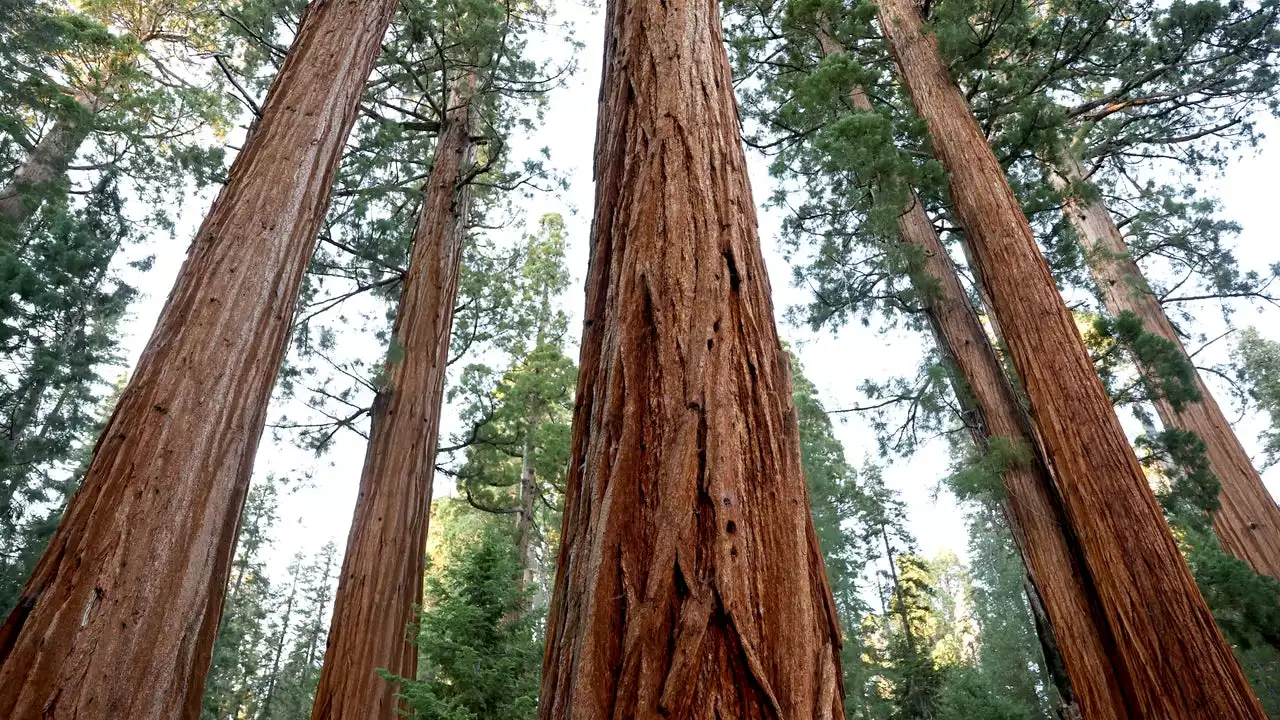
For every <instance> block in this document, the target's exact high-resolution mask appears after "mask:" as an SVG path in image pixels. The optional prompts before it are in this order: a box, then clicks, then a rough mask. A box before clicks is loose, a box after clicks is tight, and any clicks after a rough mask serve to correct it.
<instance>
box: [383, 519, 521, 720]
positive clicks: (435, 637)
mask: <svg viewBox="0 0 1280 720" xmlns="http://www.w3.org/2000/svg"><path fill="white" fill-rule="evenodd" d="M436 505H437V506H436V508H435V509H434V510H435V514H436V516H437V517H436V522H435V523H434V526H435V529H436V531H437V532H439V533H441V534H442V535H443V536H444V537H443V539H441V540H439V541H436V543H435V546H436V550H435V552H434V553H433V556H432V562H431V569H430V571H429V572H428V574H427V585H426V599H425V601H424V605H423V610H422V613H421V615H420V616H419V621H418V626H417V635H416V642H417V647H418V652H419V655H420V670H419V675H418V677H417V678H416V679H409V680H405V681H404V682H403V685H402V690H401V693H402V695H403V698H404V702H405V705H406V706H407V708H408V710H409V717H412V718H419V719H421V720H479V719H480V718H494V720H531V719H532V718H534V717H536V715H537V712H536V709H537V698H538V680H539V671H540V669H541V660H542V641H541V637H540V633H539V632H538V631H537V630H538V626H537V623H536V616H535V615H534V614H531V613H529V612H527V609H526V606H527V604H528V593H527V591H525V590H522V589H521V580H520V576H521V571H522V570H523V568H522V567H521V561H520V556H519V553H518V551H517V548H516V545H515V543H514V542H513V537H514V531H513V528H511V527H509V526H506V525H505V524H504V523H502V522H501V520H500V518H498V517H496V516H485V515H483V514H477V513H476V512H475V511H474V510H472V509H471V508H469V507H467V506H466V505H462V504H461V503H459V502H458V501H456V500H441V501H438V502H437V504H436ZM442 526H443V527H442Z"/></svg>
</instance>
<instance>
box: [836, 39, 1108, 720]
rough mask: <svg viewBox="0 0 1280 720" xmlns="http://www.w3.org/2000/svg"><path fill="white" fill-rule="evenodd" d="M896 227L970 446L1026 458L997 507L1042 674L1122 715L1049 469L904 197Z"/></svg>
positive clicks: (1097, 713) (950, 267) (1095, 713)
mask: <svg viewBox="0 0 1280 720" xmlns="http://www.w3.org/2000/svg"><path fill="white" fill-rule="evenodd" d="M819 40H820V42H821V44H822V49H823V53H824V54H834V53H838V52H843V48H841V47H840V46H839V45H838V44H837V43H836V41H835V40H834V38H832V37H831V36H830V34H829V33H827V32H825V31H822V30H820V32H819ZM849 100H850V104H851V105H852V106H853V108H854V109H855V110H858V111H861V112H871V111H872V110H874V108H873V106H872V104H871V101H870V99H868V98H867V96H866V93H864V92H862V90H861V89H860V88H854V90H853V91H852V92H851V93H850V97H849ZM898 229H899V232H900V234H901V236H902V241H903V242H904V243H906V244H908V245H910V246H912V247H914V248H916V249H917V250H918V251H919V252H920V254H921V256H922V258H923V264H922V267H921V268H920V270H921V271H923V275H924V276H923V277H917V278H913V283H914V284H915V285H916V286H917V288H920V289H922V290H924V292H922V296H923V299H924V304H925V312H926V313H927V314H928V316H929V321H930V324H931V325H932V327H933V331H934V336H935V338H936V341H937V343H938V346H939V348H940V349H941V350H942V351H943V353H944V354H945V355H946V356H947V358H948V359H949V360H950V361H951V362H952V363H954V365H955V369H956V370H957V371H958V372H959V376H960V377H958V378H956V380H957V381H959V382H958V386H956V387H955V388H954V389H955V394H956V396H957V398H958V399H959V401H960V402H961V404H962V406H965V407H966V410H968V409H970V408H971V409H972V410H973V411H974V414H975V415H976V418H974V419H973V421H971V422H970V431H971V433H972V435H973V440H974V443H975V444H976V445H977V446H978V447H979V448H981V449H983V450H987V449H988V448H990V445H991V441H992V439H1002V440H1004V441H1005V442H1006V443H1008V444H1009V445H1011V446H1013V447H1018V448H1022V449H1024V450H1025V452H1027V453H1028V455H1029V457H1028V460H1027V462H1024V463H1018V464H1014V465H1012V466H1010V467H1008V468H1007V469H1006V470H1005V472H1004V478H1003V479H1004V485H1005V490H1006V493H1005V501H1004V502H1003V503H1002V504H1001V509H1002V511H1003V514H1004V516H1005V519H1006V522H1007V523H1008V525H1009V528H1010V530H1011V531H1012V533H1013V537H1014V541H1015V544H1016V545H1017V547H1018V551H1019V554H1020V555H1021V556H1022V559H1023V562H1024V563H1025V564H1026V566H1027V572H1028V574H1029V587H1028V588H1027V591H1028V594H1034V595H1035V596H1036V597H1035V598H1034V600H1033V602H1032V608H1033V610H1038V611H1039V612H1040V613H1041V614H1042V616H1040V615H1038V616H1037V617H1036V631H1037V634H1038V635H1039V636H1040V639H1041V645H1042V647H1043V649H1044V651H1045V653H1046V654H1050V653H1052V654H1054V655H1055V657H1046V662H1048V663H1050V664H1051V665H1054V666H1055V667H1061V666H1064V665H1065V666H1066V667H1067V668H1068V669H1069V670H1070V673H1069V675H1070V678H1071V681H1070V682H1067V677H1068V674H1064V673H1056V674H1054V675H1053V676H1052V679H1053V680H1054V682H1055V685H1056V686H1057V688H1058V692H1059V695H1061V697H1062V698H1063V703H1064V705H1068V706H1073V705H1075V704H1076V703H1079V704H1080V705H1082V706H1083V708H1084V710H1085V712H1086V713H1087V714H1088V716H1089V717H1090V718H1091V720H1093V719H1097V720H1102V719H1104V718H1115V719H1117V720H1119V719H1120V718H1123V717H1125V708H1124V699H1123V697H1122V696H1121V694H1120V689H1119V687H1118V685H1117V684H1116V680H1115V669H1114V668H1113V667H1112V666H1111V663H1110V660H1109V658H1108V656H1107V642H1108V629H1107V623H1106V618H1105V617H1103V616H1102V613H1101V608H1100V607H1099V605H1098V601H1097V598H1096V597H1095V595H1094V593H1093V590H1092V588H1091V587H1090V579H1089V577H1088V574H1087V573H1086V572H1085V569H1084V564H1083V558H1082V556H1081V554H1080V549H1079V547H1078V543H1077V542H1076V540H1075V538H1074V537H1073V536H1072V535H1071V534H1070V533H1069V532H1068V531H1067V528H1066V526H1067V523H1066V521H1065V516H1064V514H1063V510H1062V503H1061V499H1060V498H1059V497H1058V493H1057V488H1055V487H1054V484H1053V477H1052V474H1051V473H1050V472H1049V469H1048V466H1047V464H1046V463H1045V461H1044V458H1043V456H1041V454H1040V452H1039V448H1038V446H1037V444H1036V442H1035V441H1034V440H1033V438H1032V435H1031V422H1030V418H1028V417H1027V415H1026V412H1025V411H1024V410H1023V408H1022V406H1021V405H1020V403H1019V402H1018V398H1017V395H1016V393H1015V391H1014V388H1013V385H1012V384H1011V382H1010V380H1009V378H1008V376H1007V375H1006V373H1005V371H1004V368H1003V367H1002V366H1001V364H1000V360H999V358H998V357H997V356H996V352H995V349H994V348H993V347H992V345H991V341H990V338H989V337H988V335H987V332H986V330H984V329H983V327H982V323H981V321H980V320H979V319H978V315H977V313H976V312H975V311H974V308H973V304H972V303H971V302H970V301H969V298H968V296H967V295H966V293H965V291H964V287H963V286H962V285H961V284H960V277H959V274H958V273H957V272H956V268H955V265H954V264H953V263H952V261H951V257H950V255H948V253H947V250H946V248H945V247H944V246H943V244H942V240H941V238H939V237H938V233H937V231H936V230H934V227H933V223H932V222H931V221H930V220H929V216H928V214H927V213H926V212H925V209H924V205H923V204H922V203H921V202H920V200H919V198H917V197H916V196H915V194H914V193H912V194H911V197H910V201H909V205H908V206H907V207H906V208H905V209H904V210H903V212H902V214H901V215H900V216H899V218H898ZM1077 686H1078V687H1077ZM1067 712H1068V713H1070V712H1073V711H1072V710H1067ZM1074 712H1076V713H1077V714H1078V713H1079V710H1075V711H1074Z"/></svg>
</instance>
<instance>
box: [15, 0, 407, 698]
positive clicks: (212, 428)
mask: <svg viewBox="0 0 1280 720" xmlns="http://www.w3.org/2000/svg"><path fill="white" fill-rule="evenodd" d="M393 7H394V2H393V1H392V0H377V1H370V2H352V1H345V2H344V1H335V0H329V1H322V2H317V3H315V4H313V5H312V6H311V7H310V8H309V9H308V12H307V14H306V16H305V19H304V22H303V23H302V25H301V27H300V29H299V32H298V38H297V40H296V42H295V43H294V47H293V50H292V51H291V52H290V53H289V56H288V58H287V60H286V61H285V64H284V67H282V68H281V70H280V74H279V76H278V77H277V78H276V81H275V84H274V85H273V86H272V89H271V92H270V94H269V95H268V97H267V100H266V103H265V105H264V108H263V117H262V121H261V126H260V128H259V130H258V132H257V133H256V134H255V135H254V136H253V138H251V139H250V140H249V142H247V143H246V144H245V148H244V150H243V151H242V152H241V153H240V155H239V156H238V157H237V158H236V161H235V163H234V164H233V165H232V167H231V173H230V177H229V179H228V181H227V185H226V187H225V188H224V189H223V191H222V193H221V194H220V196H219V197H218V199H217V200H216V201H215V202H214V204H213V208H212V209H211V210H210V212H209V215H208V217H207V218H206V219H205V221H204V224H203V225H202V226H201V227H200V230H199V232H198V233H197V234H196V237H195V240H194V242H193V243H192V246H191V250H190V255H189V257H188V258H187V262H186V264H185V265H184V266H183V269H182V271H181V273H180V274H179V276H178V280H177V284H176V285H175V287H174V289H173V292H172V293H171V294H170V295H169V299H168V301H167V302H166V304H165V307H164V310H163V312H162V313H161V315H160V320H159V322H158V323H157V325H156V329H155V331H154V332H153V334H152V336H151V340H150V342H149V343H148V345H147V348H146V351H145V352H144V353H143V355H142V358H141V359H140V360H139V362H138V366H137V368H136V370H135V371H134V375H133V378H132V380H130V382H129V385H128V387H126V388H125V391H124V393H123V395H122V396H121V398H120V401H119V403H118V405H117V406H116V409H115V412H114V413H113V415H112V416H111V419H110V421H109V422H108V424H107V427H106V429H105V430H104V431H103V434H102V436H101V438H99V440H98V444H97V446H96V447H95V449H94V456H93V460H92V461H91V463H90V465H89V469H88V471H87V473H86V475H85V478H84V483H83V485H82V487H81V489H80V491H79V492H78V493H77V494H76V495H75V497H74V498H73V499H72V500H71V503H70V505H69V507H68V508H67V512H66V515H65V516H64V517H63V519H62V522H61V523H60V524H59V526H58V530H57V532H56V533H55V534H54V537H53V539H52V541H51V542H50V543H49V547H48V549H47V550H46V551H45V553H44V555H43V557H41V559H40V562H39V564H38V565H37V567H36V569H35V573H34V575H33V576H32V578H31V579H30V580H29V581H28V582H27V585H26V587H25V588H24V589H23V594H22V598H21V600H20V601H19V605H18V607H17V608H16V609H15V610H14V611H13V612H12V613H11V614H10V615H9V618H8V620H7V621H6V622H5V624H4V626H3V628H0V717H6V718H15V719H17V720H29V719H34V718H149V719H151V718H154V719H163V718H184V717H185V718H195V717H197V716H198V715H199V712H200V696H201V692H202V690H203V685H204V678H205V674H206V672H207V671H208V666H209V661H210V657H211V655H212V651H213V640H214V635H215V633H216V631H217V628H218V616H219V613H220V611H221V605H222V596H223V593H224V591H225V588H226V584H227V575H228V573H229V569H230V564H231V555H232V550H233V547H234V545H235V536H236V530H237V527H238V524H239V518H240V511H241V509H242V507H243V505H244V498H245V492H246V490H247V488H248V484H249V477H250V472H251V470H252V468H253V458H254V453H255V452H256V450H257V445H258V439H259V437H260V436H261V434H262V427H263V423H264V421H265V416H266V408H267V401H268V399H269V397H270V394H271V387H272V384H273V383H274V381H275V376H276V371H277V368H278V366H279V363H280V359H281V357H282V356H283V353H284V349H285V345H286V342H287V339H288V338H287V336H288V330H289V320H290V317H291V315H292V312H293V307H294V302H295V299H296V296H297V290H298V286H299V283H300V282H301V279H302V273H303V271H304V269H305V268H306V264H307V261H308V259H309V257H310V255H311V250H312V248H313V246H314V243H315V238H316V232H317V230H318V229H319V226H320V223H321V221H322V219H323V216H324V213H325V209H326V207H327V205H328V201H329V193H330V186H331V184H332V179H333V174H334V171H335V169H336V167H337V164H338V161H339V159H340V158H341V155H342V148H343V144H344V142H345V140H346V137H347V134H348V133H349V132H350V129H351V125H352V123H353V122H354V120H355V114H356V110H357V108H358V103H359V100H360V97H361V95H362V92H363V86H364V82H365V79H366V78H367V77H368V74H369V71H370V68H371V67H372V64H373V60H374V57H375V55H376V53H377V52H378V49H379V46H380V40H381V38H382V34H383V32H384V31H385V29H386V26H387V23H388V22H389V20H390V17H391V12H392V9H393Z"/></svg>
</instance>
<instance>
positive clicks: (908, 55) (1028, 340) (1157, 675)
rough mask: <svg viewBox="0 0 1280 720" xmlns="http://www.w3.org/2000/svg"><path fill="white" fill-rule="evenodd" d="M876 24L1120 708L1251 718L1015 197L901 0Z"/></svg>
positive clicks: (1252, 711)
mask: <svg viewBox="0 0 1280 720" xmlns="http://www.w3.org/2000/svg"><path fill="white" fill-rule="evenodd" d="M879 14H880V26H881V30H882V31H883V32H884V34H885V37H886V39H887V40H888V41H889V44H890V47H891V48H892V50H893V53H894V55H895V56H896V58H897V60H898V64H899V66H900V68H901V71H902V74H903V79H904V80H905V83H906V85H907V88H908V90H909V91H910V93H911V96H912V100H913V102H914V103H915V106H916V109H917V111H918V112H919V113H920V115H921V117H922V118H923V119H924V121H925V123H926V125H927V127H928V129H929V133H930V135H931V137H932V141H933V149H934V153H935V154H936V155H937V157H938V159H939V160H941V162H942V164H943V166H944V167H945V168H946V170H947V171H948V172H949V173H950V176H951V181H950V187H951V195H952V201H953V202H954V203H955V207H956V212H957V214H958V215H959V217H960V219H961V220H962V222H963V223H964V227H965V231H966V233H967V235H968V238H969V240H970V241H971V244H972V250H973V254H974V257H975V260H976V264H977V267H976V268H975V269H976V270H977V271H978V273H979V276H980V278H981V282H982V284H983V285H984V286H985V287H986V288H987V290H988V293H989V295H990V297H991V301H992V303H993V305H994V311H995V314H996V316H997V318H998V319H999V321H1000V327H1001V329H1002V331H1003V332H1004V338H1005V341H1006V343H1007V344H1008V346H1009V352H1010V355H1011V356H1012V358H1013V361H1014V365H1015V368H1016V370H1017V372H1018V375H1019V376H1020V377H1021V379H1022V381H1023V385H1024V387H1025V389H1026V393H1027V397H1028V400H1029V403H1030V406H1031V416H1032V420H1033V422H1034V425H1035V428H1036V430H1037V434H1038V438H1039V440H1040V441H1041V442H1042V443H1043V447H1044V450H1045V452H1046V456H1047V457H1048V459H1049V461H1050V462H1051V464H1052V468H1053V470H1054V473H1055V478H1056V480H1057V484H1058V489H1059V494H1060V496H1061V498H1062V501H1063V507H1064V509H1065V511H1066V519H1067V520H1068V522H1069V523H1070V525H1071V528H1072V530H1074V532H1075V534H1076V537H1077V538H1078V539H1079V541H1080V548H1081V552H1082V554H1083V557H1084V561H1085V567H1086V569H1087V571H1088V573H1089V575H1090V576H1091V577H1092V579H1093V582H1094V588H1095V590H1096V592H1097V596H1098V600H1099V604H1100V605H1101V607H1102V610H1103V614H1104V616H1105V617H1106V619H1107V623H1108V625H1109V626H1110V628H1111V634H1112V637H1113V638H1114V642H1115V647H1114V649H1113V650H1112V656H1113V657H1112V660H1113V663H1114V665H1115V666H1116V668H1117V669H1118V670H1119V675H1118V677H1117V682H1118V684H1119V686H1120V688H1121V691H1122V692H1123V693H1124V697H1125V702H1126V705H1127V707H1128V711H1129V715H1130V716H1131V717H1140V718H1160V719H1161V720H1168V719H1174V718H1205V719H1206V720H1207V719H1208V718H1259V719H1260V718H1262V717H1264V715H1263V713H1262V709H1261V706H1260V705H1259V704H1258V701H1257V698H1256V697H1254V695H1253V692H1252V691H1251V690H1250V688H1249V685H1248V683H1247V682H1246V681H1245V678H1244V676H1243V674H1242V673H1241V672H1240V668H1239V666H1238V665H1237V664H1236V661H1235V658H1234V657H1232V655H1231V650H1230V648H1229V647H1228V646H1227V644H1226V642H1225V641H1224V640H1223V639H1222V636H1221V634H1220V633H1219V632H1218V630H1217V628H1216V626H1215V625H1214V623H1213V618H1212V617H1211V616H1210V615H1209V611H1208V608H1207V607H1206V606H1205V603H1204V599H1203V598H1201V596H1200V593H1199V591H1198V590H1197V589H1196V586H1195V583H1194V582H1193V581H1192V578H1191V573H1190V571H1189V570H1188V569H1187V567H1186V564H1185V563H1184V562H1183V560H1182V557H1181V556H1180V555H1179V553H1178V549H1177V546H1176V545H1175V544H1174V542H1173V537H1172V535H1171V534H1170V532H1169V529H1168V527H1167V525H1166V524H1165V522H1164V517H1163V515H1162V514H1161V512H1160V507H1159V505H1157V503H1156V501H1155V497H1154V496H1153V495H1152V493H1151V490H1150V488H1148V487H1147V484H1146V479H1145V477H1144V476H1143V474H1142V469H1141V468H1140V467H1139V465H1138V462H1137V459H1136V458H1135V457H1134V454H1133V451H1132V449H1131V448H1130V447H1129V444H1128V441H1127V439H1126V438H1125V436H1124V432H1123V430H1122V428H1121V427H1120V422H1119V420H1118V419H1117V418H1116V415H1115V412H1114V410H1113V409H1112V407H1111V404H1110V401H1109V399H1108V398H1107V394H1106V391H1105V390H1104V389H1103V387H1102V383H1101V381H1100V380H1099V378H1098V375H1097V373H1096V371H1095V370H1094V368H1093V364H1092V363H1091V362H1090V360H1089V356H1088V354H1087V353H1086V351H1085V348H1084V343H1083V341H1082V340H1081V339H1080V336H1079V333H1078V332H1077V330H1076V327H1075V323H1074V321H1073V319H1072V317H1071V315H1070V313H1069V312H1068V311H1067V309H1066V307H1065V305H1064V304H1063V302H1062V298H1061V297H1060V296H1059V295H1058V292H1057V289H1056V287H1055V285H1054V282H1053V278H1052V276H1051V275H1050V273H1049V267H1048V264H1047V263H1046V262H1045V261H1044V258H1043V257H1041V255H1040V253H1039V249H1038V248H1037V247H1036V244H1035V238H1034V236H1033V235H1032V233H1031V227H1030V225H1028V223H1027V220H1026V218H1025V217H1024V216H1023V214H1022V210H1021V208H1020V206H1019V205H1018V201H1017V198H1016V197H1014V194H1013V191H1012V190H1011V189H1010V187H1009V184H1008V181H1007V180H1006V179H1005V177H1004V174H1003V172H1002V170H1001V169H1000V164H999V162H998V161H997V160H996V158H995V155H994V154H993V153H992V152H991V148H990V147H989V146H988V145H987V142H986V139H985V138H984V137H983V135H982V132H981V130H980V129H979V128H978V125H977V123H976V122H975V121H974V119H973V116H972V114H971V113H970V112H969V108H968V107H967V105H966V103H965V101H964V97H963V96H962V95H961V94H960V91H959V89H958V88H957V87H956V86H955V84H954V83H952V81H951V79H950V77H948V75H947V70H946V66H945V65H944V64H943V62H942V59H941V57H940V56H939V54H938V49H937V43H936V40H935V39H934V38H933V36H932V35H930V34H928V33H926V31H925V29H924V24H923V21H922V20H921V18H920V15H919V12H918V10H917V9H916V7H915V5H914V4H913V3H912V2H911V0H881V2H880V4H879Z"/></svg>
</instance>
